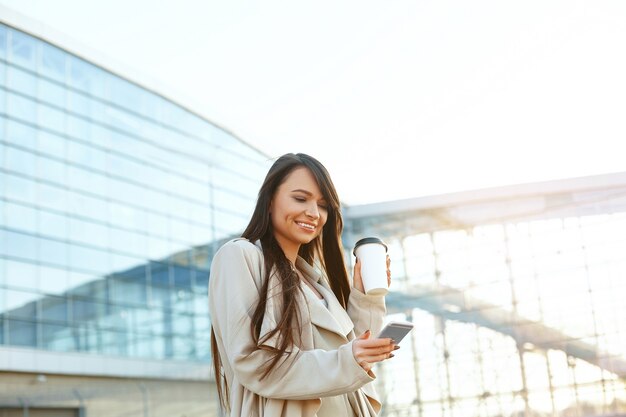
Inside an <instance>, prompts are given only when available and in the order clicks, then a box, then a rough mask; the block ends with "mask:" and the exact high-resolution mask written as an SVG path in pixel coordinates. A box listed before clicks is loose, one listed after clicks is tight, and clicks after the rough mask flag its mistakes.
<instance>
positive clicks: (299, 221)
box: [270, 167, 328, 251]
mask: <svg viewBox="0 0 626 417" xmlns="http://www.w3.org/2000/svg"><path fill="white" fill-rule="evenodd" d="M270 216H271V220H272V226H273V227H274V237H275V238H276V240H277V241H278V243H279V244H280V246H281V248H282V249H283V251H288V250H290V249H291V250H293V249H295V250H297V249H299V247H300V245H303V244H306V243H309V242H311V241H312V240H313V239H315V238H316V237H317V236H319V234H320V233H321V231H322V227H324V224H325V223H326V219H327V218H328V210H327V203H326V200H324V196H323V195H322V193H321V191H320V188H319V186H318V185H317V181H316V180H315V177H314V176H313V174H312V173H311V171H309V169H308V168H306V167H300V168H296V169H294V170H293V171H292V172H291V173H290V174H289V175H288V176H287V178H285V181H283V183H282V184H281V185H280V186H279V187H278V189H277V190H276V193H275V194H274V197H273V198H272V203H271V205H270Z"/></svg>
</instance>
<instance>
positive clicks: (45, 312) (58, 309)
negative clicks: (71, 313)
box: [39, 295, 69, 325]
mask: <svg viewBox="0 0 626 417" xmlns="http://www.w3.org/2000/svg"><path fill="white" fill-rule="evenodd" d="M39 305H40V307H39V308H40V315H39V318H40V319H42V320H45V321H48V322H55V323H57V324H65V325H66V324H67V322H68V309H69V306H68V300H67V299H66V298H65V297H54V296H50V295H47V296H45V297H43V298H42V299H40V300H39Z"/></svg>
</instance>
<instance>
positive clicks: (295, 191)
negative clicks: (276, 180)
mask: <svg viewBox="0 0 626 417" xmlns="http://www.w3.org/2000/svg"><path fill="white" fill-rule="evenodd" d="M291 192H292V193H298V192H300V193H304V194H306V195H311V196H312V195H313V193H312V192H310V191H307V190H303V189H301V188H298V189H295V190H291Z"/></svg>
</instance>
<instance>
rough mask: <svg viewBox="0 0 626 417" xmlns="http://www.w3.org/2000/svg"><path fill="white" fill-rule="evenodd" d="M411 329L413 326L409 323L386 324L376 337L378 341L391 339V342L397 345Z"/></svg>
mask: <svg viewBox="0 0 626 417" xmlns="http://www.w3.org/2000/svg"><path fill="white" fill-rule="evenodd" d="M412 329H413V324H412V323H409V322H402V323H401V322H394V321H392V322H391V323H389V324H387V325H386V326H385V328H384V329H383V330H382V331H381V332H380V334H379V335H378V338H379V339H383V338H389V339H393V342H394V343H395V344H396V345H397V344H398V343H400V341H401V340H402V339H404V336H406V335H407V334H408V333H409V332H410V331H411V330H412Z"/></svg>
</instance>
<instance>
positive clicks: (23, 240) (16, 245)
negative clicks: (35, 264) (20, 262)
mask: <svg viewBox="0 0 626 417" xmlns="http://www.w3.org/2000/svg"><path fill="white" fill-rule="evenodd" d="M0 235H2V239H1V240H2V241H3V242H5V243H6V245H3V247H2V248H0V252H1V253H4V254H5V255H8V256H13V257H15V258H20V259H25V260H31V261H36V260H37V238H36V237H34V236H30V235H26V234H22V233H16V232H10V231H8V230H2V229H0Z"/></svg>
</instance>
